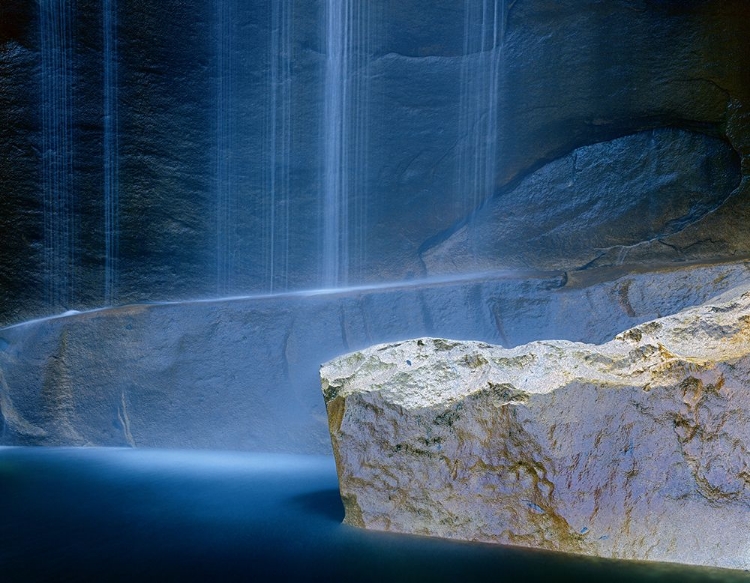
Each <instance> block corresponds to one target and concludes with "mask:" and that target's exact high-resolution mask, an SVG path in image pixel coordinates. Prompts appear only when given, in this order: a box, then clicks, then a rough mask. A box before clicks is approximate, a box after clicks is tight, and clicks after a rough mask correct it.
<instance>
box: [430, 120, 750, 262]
mask: <svg viewBox="0 0 750 583" xmlns="http://www.w3.org/2000/svg"><path fill="white" fill-rule="evenodd" d="M741 177H742V174H741V171H740V159H739V157H738V156H737V154H736V153H735V151H734V150H733V149H732V147H731V146H730V145H729V144H728V143H727V142H725V141H723V140H720V139H718V138H712V137H709V136H706V135H703V134H698V133H693V132H686V131H680V130H675V129H664V130H654V131H649V132H640V133H637V134H633V135H630V136H626V137H622V138H618V139H616V140H612V141H610V142H601V143H598V144H594V145H591V146H585V147H582V148H578V149H576V150H574V151H573V152H572V153H571V154H569V155H567V156H564V157H562V158H560V159H558V160H555V161H554V162H550V163H549V164H547V165H545V166H543V167H542V168H540V169H539V170H537V171H536V172H534V173H533V174H531V175H530V176H528V177H527V178H525V179H524V180H523V181H522V182H521V183H520V184H519V185H518V186H517V187H516V188H514V189H513V190H511V191H510V192H506V193H504V194H503V195H500V196H496V197H494V198H492V199H491V200H489V201H488V202H487V203H486V204H485V205H484V206H482V207H481V208H480V209H479V210H478V211H477V212H476V213H475V214H474V215H472V216H471V217H470V218H469V219H468V220H467V222H466V223H465V224H464V225H462V226H461V227H460V228H459V229H458V230H457V231H456V232H455V233H453V234H451V235H450V236H449V237H448V238H447V240H445V241H443V242H440V243H439V244H437V245H435V246H434V247H432V248H429V249H427V250H425V251H424V252H423V254H422V259H423V261H424V262H425V265H426V266H427V269H428V271H429V272H431V273H439V272H444V271H461V270H466V271H469V272H470V271H484V270H490V269H493V268H499V267H510V266H514V267H519V266H524V267H533V268H537V269H580V268H585V267H590V266H592V265H596V266H602V265H614V264H618V263H623V262H626V261H627V260H628V253H629V252H630V251H631V250H632V249H634V248H637V247H638V246H640V245H642V244H645V243H649V242H651V241H654V240H660V241H663V240H664V239H666V238H668V237H670V236H672V235H675V234H676V233H679V232H681V231H683V230H684V229H685V228H687V227H689V226H690V225H693V224H695V223H698V222H699V221H701V220H702V219H703V218H705V217H706V216H708V215H709V214H711V213H713V212H715V211H716V210H717V209H718V208H720V207H721V206H722V205H723V204H724V203H725V202H726V201H727V199H729V197H730V195H732V193H733V192H734V191H735V189H736V188H737V187H738V186H739V185H740V180H741ZM665 246H666V245H665Z"/></svg>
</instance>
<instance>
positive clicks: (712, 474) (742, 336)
mask: <svg viewBox="0 0 750 583" xmlns="http://www.w3.org/2000/svg"><path fill="white" fill-rule="evenodd" d="M749 340H750V288H748V286H747V285H744V286H741V287H739V288H736V289H734V290H732V291H731V292H729V293H727V294H725V295H724V296H721V297H718V298H714V299H712V300H711V301H710V302H708V303H707V304H705V305H703V306H699V307H694V308H690V309H687V310H685V311H683V312H680V313H678V314H676V315H673V316H670V317H666V318H662V319H658V320H654V321H651V322H648V323H644V324H642V325H639V326H637V327H635V328H631V329H629V330H627V331H624V332H622V333H621V334H618V335H617V336H616V337H615V338H614V339H613V340H611V341H610V342H607V343H605V344H602V345H598V346H596V345H591V344H583V343H572V342H566V341H544V342H533V343H530V344H526V345H523V346H519V347H516V348H514V349H511V350H507V349H503V348H500V347H497V346H491V345H488V344H484V343H479V342H457V341H452V340H444V339H438V338H422V339H415V340H409V341H405V342H399V343H394V344H387V345H379V346H374V347H371V348H368V349H366V350H363V351H360V352H355V353H351V354H348V355H345V356H342V357H339V358H337V359H335V360H333V361H331V362H329V363H327V364H326V365H324V366H323V367H322V369H321V380H322V386H323V394H324V396H325V399H326V406H327V410H328V422H329V427H330V431H331V439H332V442H333V449H334V454H335V456H336V462H337V467H338V473H339V481H340V489H341V496H342V499H343V500H344V504H345V507H346V519H345V521H346V522H348V523H349V524H353V525H356V526H361V527H366V528H372V529H376V530H387V531H395V532H406V533H413V534H422V535H432V536H440V537H447V538H457V539H464V540H473V541H485V542H495V543H502V544H514V545H522V546H531V547H539V548H545V549H550V550H558V551H566V552H574V553H583V554H589V555H595V556H604V557H616V558H627V559H640V560H644V559H646V560H655V561H675V562H682V563H691V564H698V565H710V566H718V567H731V568H735V569H747V568H748V565H750V562H749V561H748V559H747V556H746V553H745V552H744V551H745V549H746V548H747V544H748V530H747V506H748V503H750V488H749V487H748V479H747V465H748V463H749V462H750V451H748V443H749V442H750V431H749V430H748V416H749V415H750V392H749V390H750V386H749V385H748V375H749V374H750V342H749ZM718 525H720V526H718Z"/></svg>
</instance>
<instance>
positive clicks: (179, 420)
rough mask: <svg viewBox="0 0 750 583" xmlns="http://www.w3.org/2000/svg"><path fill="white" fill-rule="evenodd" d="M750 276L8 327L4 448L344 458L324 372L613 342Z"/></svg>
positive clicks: (521, 283) (631, 280)
mask: <svg viewBox="0 0 750 583" xmlns="http://www.w3.org/2000/svg"><path fill="white" fill-rule="evenodd" d="M748 280H750V268H749V267H748V265H746V264H743V263H740V264H735V265H724V266H713V267H704V268H696V267H694V268H691V269H680V270H673V271H662V272H649V273H642V274H629V275H626V276H622V277H619V278H614V279H613V281H605V282H596V281H582V280H580V279H576V278H574V277H569V278H567V279H566V278H565V277H564V276H563V275H561V274H558V275H555V276H549V275H548V276H546V277H542V276H541V275H539V276H538V277H531V276H530V275H529V274H527V277H526V278H521V277H520V276H519V274H516V275H515V276H513V274H507V276H506V277H505V278H502V277H498V276H497V275H495V276H493V277H486V278H480V279H472V280H471V281H445V282H432V283H429V282H422V283H421V285H400V286H399V285H396V286H390V287H384V288H373V289H358V290H357V289H355V290H348V291H341V292H338V293H336V292H331V293H325V294H322V293H320V294H312V295H310V294H304V293H302V294H280V295H277V296H271V297H257V296H256V297H248V298H242V299H240V298H238V299H235V300H225V301H220V300H217V301H203V302H183V303H173V304H150V305H135V306H126V307H122V308H115V309H106V310H99V311H92V312H88V313H80V314H69V315H66V316H61V317H56V318H51V319H47V320H39V321H34V322H27V323H24V324H21V325H18V326H13V327H9V328H3V329H0V444H2V445H84V444H88V445H103V446H128V445H136V446H139V447H176V448H190V447H194V448H213V449H243V450H254V451H286V452H297V453H330V451H331V441H330V437H329V434H328V428H327V424H326V414H325V408H324V404H323V401H322V399H321V398H320V392H319V378H318V369H319V367H320V363H321V362H325V361H327V360H330V359H331V358H334V357H335V356H337V355H340V354H344V353H346V352H350V351H352V350H361V349H364V348H366V347H367V346H370V345H372V344H376V343H380V342H393V341H397V340H403V339H404V338H410V337H412V336H413V335H415V334H416V335H417V336H427V335H429V336H448V335H451V336H453V337H457V338H461V339H479V340H483V341H485V342H491V343H493V344H503V345H506V346H515V345H518V344H523V343H525V342H529V341H531V340H539V339H543V338H566V339H569V340H578V341H580V340H586V341H589V342H604V341H607V340H610V339H612V337H613V336H614V335H615V334H616V333H617V332H618V331H621V330H624V329H626V328H629V327H632V326H635V325H637V324H639V323H642V322H644V321H647V320H651V319H653V318H655V317H657V316H659V315H665V314H670V313H674V312H676V311H679V310H680V309H683V308H685V307H686V306H691V305H695V304H699V303H702V302H703V301H705V300H706V299H707V298H709V297H711V296H713V295H716V294H717V293H720V292H722V291H725V290H727V289H730V288H732V287H734V286H736V285H738V284H740V283H742V282H746V281H748Z"/></svg>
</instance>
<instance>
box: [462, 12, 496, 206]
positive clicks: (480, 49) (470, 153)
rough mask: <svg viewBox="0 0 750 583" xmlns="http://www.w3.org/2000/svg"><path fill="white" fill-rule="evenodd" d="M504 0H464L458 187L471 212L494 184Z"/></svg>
mask: <svg viewBox="0 0 750 583" xmlns="http://www.w3.org/2000/svg"><path fill="white" fill-rule="evenodd" d="M505 21H506V9H505V0H466V3H465V13H464V58H463V60H462V65H461V97H460V104H459V134H458V135H459V136H460V139H461V140H463V143H462V147H461V149H460V151H459V155H458V156H457V168H456V181H457V189H458V192H459V193H460V196H461V200H462V201H463V202H462V204H463V211H464V213H465V214H470V213H471V212H472V211H473V210H475V209H476V208H477V207H478V206H479V204H481V202H482V201H484V200H485V199H486V198H487V197H489V196H491V195H492V194H493V192H494V190H495V173H496V168H497V154H498V152H497V125H498V116H497V111H498V104H497V100H498V90H499V87H498V85H499V78H498V77H499V70H500V57H501V54H502V46H503V41H504V36H505V25H506V22H505Z"/></svg>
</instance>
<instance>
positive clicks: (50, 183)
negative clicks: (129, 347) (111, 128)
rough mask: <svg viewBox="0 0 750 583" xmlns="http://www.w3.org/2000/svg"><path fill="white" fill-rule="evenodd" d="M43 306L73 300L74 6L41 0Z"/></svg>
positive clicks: (64, 303) (50, 0)
mask: <svg viewBox="0 0 750 583" xmlns="http://www.w3.org/2000/svg"><path fill="white" fill-rule="evenodd" d="M39 23H40V37H41V45H42V47H41V48H42V50H41V65H42V75H41V84H42V184H43V197H44V262H45V277H46V284H45V301H46V302H47V303H48V305H50V306H53V307H57V308H61V307H67V306H69V305H70V303H71V301H72V300H73V268H74V266H75V245H74V242H75V237H76V232H75V223H74V210H75V209H74V208H73V205H74V192H73V113H72V109H73V70H72V69H73V65H72V64H73V55H72V53H73V34H72V30H71V26H72V23H73V2H69V1H67V0H39Z"/></svg>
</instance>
